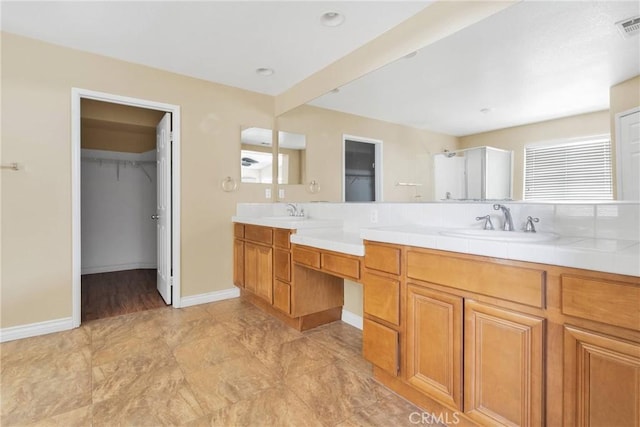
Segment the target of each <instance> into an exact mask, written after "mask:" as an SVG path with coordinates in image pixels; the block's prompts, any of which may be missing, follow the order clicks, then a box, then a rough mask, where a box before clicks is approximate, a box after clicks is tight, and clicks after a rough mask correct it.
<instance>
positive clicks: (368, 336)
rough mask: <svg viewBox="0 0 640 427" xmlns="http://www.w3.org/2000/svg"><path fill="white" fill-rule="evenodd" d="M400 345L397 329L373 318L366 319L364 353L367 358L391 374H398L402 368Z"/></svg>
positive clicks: (363, 342)
mask: <svg viewBox="0 0 640 427" xmlns="http://www.w3.org/2000/svg"><path fill="white" fill-rule="evenodd" d="M399 346H400V342H399V334H398V332H397V331H395V330H393V329H391V328H388V327H386V326H384V325H381V324H379V323H377V322H374V321H372V320H369V319H364V325H363V330H362V353H363V356H364V358H365V359H367V360H368V361H370V362H371V363H373V364H374V365H376V366H379V367H380V368H382V369H384V370H385V371H387V372H389V373H390V374H391V375H397V374H398V371H399V369H400V349H399Z"/></svg>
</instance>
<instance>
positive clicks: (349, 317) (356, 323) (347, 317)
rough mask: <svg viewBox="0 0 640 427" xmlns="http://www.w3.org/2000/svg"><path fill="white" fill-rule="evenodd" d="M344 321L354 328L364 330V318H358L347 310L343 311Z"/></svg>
mask: <svg viewBox="0 0 640 427" xmlns="http://www.w3.org/2000/svg"><path fill="white" fill-rule="evenodd" d="M342 321H343V322H344V323H346V324H348V325H351V326H353V327H354V328H358V329H360V330H362V316H358V315H357V314H354V313H352V312H350V311H347V310H342Z"/></svg>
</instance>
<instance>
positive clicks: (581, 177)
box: [524, 135, 613, 200]
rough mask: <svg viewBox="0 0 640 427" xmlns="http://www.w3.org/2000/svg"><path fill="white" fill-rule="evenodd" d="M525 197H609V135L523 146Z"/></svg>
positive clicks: (543, 198)
mask: <svg viewBox="0 0 640 427" xmlns="http://www.w3.org/2000/svg"><path fill="white" fill-rule="evenodd" d="M524 199H525V200H612V199H613V178H612V170H611V141H610V137H609V136H608V135H607V136H606V137H598V138H590V139H583V140H580V141H576V140H572V141H567V142H563V143H559V144H553V145H549V144H545V145H530V146H526V147H525V163H524Z"/></svg>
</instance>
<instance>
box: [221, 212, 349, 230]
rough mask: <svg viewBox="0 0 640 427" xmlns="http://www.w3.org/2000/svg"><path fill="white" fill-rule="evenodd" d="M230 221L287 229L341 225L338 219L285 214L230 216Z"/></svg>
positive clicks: (339, 226) (338, 226)
mask: <svg viewBox="0 0 640 427" xmlns="http://www.w3.org/2000/svg"><path fill="white" fill-rule="evenodd" d="M231 221H232V222H238V223H242V224H251V225H262V226H264V227H275V228H285V229H287V230H299V229H303V228H327V227H335V228H341V227H342V221H340V220H333V219H316V218H308V217H297V216H286V215H284V216H261V217H249V216H246V217H244V216H233V217H231Z"/></svg>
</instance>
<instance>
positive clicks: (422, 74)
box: [311, 1, 640, 136]
mask: <svg viewBox="0 0 640 427" xmlns="http://www.w3.org/2000/svg"><path fill="white" fill-rule="evenodd" d="M638 15H640V2H638V1H626V2H614V1H603V2H591V1H523V2H520V3H517V4H515V5H513V6H511V7H509V8H507V9H505V10H503V11H502V12H499V13H497V14H495V15H493V16H491V17H489V18H487V19H485V20H483V21H480V22H479V23H476V24H474V25H472V26H470V27H467V28H465V29H463V30H461V31H459V32H457V33H455V34H453V35H451V36H449V37H447V38H445V39H442V40H440V41H438V42H436V43H434V44H432V45H430V46H427V47H425V48H423V49H422V50H420V51H419V52H418V53H417V55H416V56H414V57H413V58H406V59H404V58H403V59H400V60H398V61H396V62H394V63H392V64H389V65H387V66H386V67H383V68H382V69H379V70H377V71H375V72H373V73H370V74H368V75H366V76H364V77H362V78H360V79H358V80H356V81H354V82H351V83H349V84H348V85H345V86H343V87H341V88H340V92H338V93H330V94H326V95H324V96H322V97H320V98H318V99H316V100H314V101H312V102H311V104H312V105H316V106H319V107H324V108H329V109H332V110H339V111H343V112H348V113H352V114H357V115H361V116H365V117H372V118H377V119H380V120H384V121H389V122H393V123H400V124H404V125H408V126H411V127H417V128H422V129H430V130H433V131H437V132H442V133H446V134H449V135H455V136H463V135H470V134H475V133H480V132H485V131H489V130H495V129H501V128H505V127H511V126H517V125H522V124H527V123H533V122H539V121H544V120H550V119H554V118H560V117H566V116H571V115H576V114H581V113H587V112H594V111H601V110H606V109H608V108H609V88H610V87H611V86H613V85H616V84H618V83H620V82H622V81H624V80H627V79H629V78H631V77H634V76H637V75H638V74H640V37H639V36H637V35H636V36H633V37H632V38H628V39H625V38H623V37H622V36H621V34H620V33H619V32H618V30H617V29H616V27H615V25H614V23H616V22H617V21H620V20H623V19H626V18H630V17H634V16H638ZM637 96H639V97H640V94H639V95H637Z"/></svg>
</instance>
